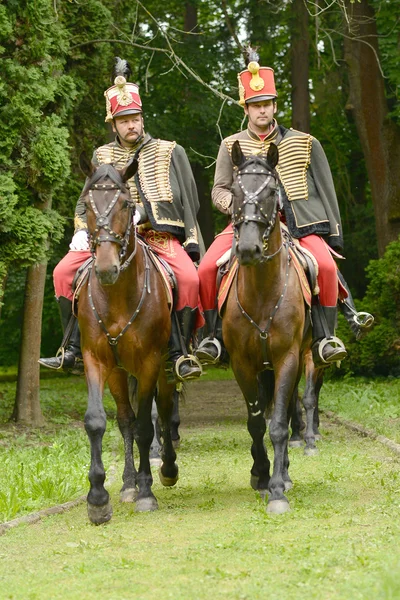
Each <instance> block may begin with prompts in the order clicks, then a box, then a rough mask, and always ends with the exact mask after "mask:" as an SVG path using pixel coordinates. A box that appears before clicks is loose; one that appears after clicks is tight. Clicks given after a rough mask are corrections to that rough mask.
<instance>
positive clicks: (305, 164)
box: [212, 125, 343, 249]
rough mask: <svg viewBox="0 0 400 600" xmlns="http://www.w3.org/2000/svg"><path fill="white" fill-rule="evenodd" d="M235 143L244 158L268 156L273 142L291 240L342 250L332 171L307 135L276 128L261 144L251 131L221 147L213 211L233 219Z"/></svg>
mask: <svg viewBox="0 0 400 600" xmlns="http://www.w3.org/2000/svg"><path fill="white" fill-rule="evenodd" d="M235 140H239V143H240V146H241V149H242V152H243V154H244V155H245V156H246V157H249V156H250V155H254V154H265V155H266V154H267V152H268V148H269V145H270V143H271V142H274V143H275V144H276V145H277V146H278V150H279V161H278V165H277V167H276V170H277V171H278V174H279V179H280V193H281V205H282V208H283V212H284V215H285V219H286V223H287V226H288V228H289V231H290V233H291V234H292V236H293V237H295V238H303V237H305V236H307V235H311V234H317V235H321V236H322V237H324V239H326V241H327V242H328V244H329V245H330V246H331V247H333V248H337V249H341V248H342V247H343V237H342V225H341V219H340V213H339V206H338V201H337V198H336V193H335V187H334V184H333V179H332V174H331V170H330V168H329V164H328V160H327V158H326V155H325V152H324V150H323V148H322V146H321V144H320V143H319V141H318V140H317V139H315V138H314V137H312V136H311V135H309V134H307V133H303V132H301V131H295V130H293V129H286V128H285V127H282V126H278V125H276V126H275V128H274V129H273V131H272V132H271V133H270V134H269V135H268V136H267V137H266V138H265V139H264V140H261V139H260V138H259V137H258V135H256V134H255V133H254V132H253V131H251V130H250V129H247V130H245V131H241V132H240V133H236V134H234V135H231V136H230V137H227V138H225V139H224V140H223V142H222V143H221V146H220V149H219V153H218V158H217V164H216V170H215V178H214V187H213V190H212V200H213V203H214V205H215V206H216V207H217V208H218V210H220V211H221V212H223V213H225V214H231V213H232V193H231V186H232V182H233V165H232V160H231V150H232V145H233V143H234V141H235Z"/></svg>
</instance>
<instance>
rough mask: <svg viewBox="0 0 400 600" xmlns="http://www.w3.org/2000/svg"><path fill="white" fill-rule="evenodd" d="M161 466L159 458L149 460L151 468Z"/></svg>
mask: <svg viewBox="0 0 400 600" xmlns="http://www.w3.org/2000/svg"><path fill="white" fill-rule="evenodd" d="M161 465H162V459H161V458H160V457H159V456H158V457H154V458H151V459H150V466H151V467H161Z"/></svg>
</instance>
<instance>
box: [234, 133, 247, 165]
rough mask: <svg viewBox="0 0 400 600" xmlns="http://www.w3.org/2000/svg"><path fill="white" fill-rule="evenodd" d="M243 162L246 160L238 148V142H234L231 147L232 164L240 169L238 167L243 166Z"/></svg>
mask: <svg viewBox="0 0 400 600" xmlns="http://www.w3.org/2000/svg"><path fill="white" fill-rule="evenodd" d="M245 160H246V159H245V157H244V154H243V152H242V149H241V147H240V144H239V141H238V140H236V141H235V142H233V145H232V162H233V164H234V165H236V166H237V167H240V165H241V164H243V163H244V161H245Z"/></svg>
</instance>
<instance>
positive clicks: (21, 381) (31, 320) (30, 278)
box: [13, 262, 47, 427]
mask: <svg viewBox="0 0 400 600" xmlns="http://www.w3.org/2000/svg"><path fill="white" fill-rule="evenodd" d="M46 267H47V262H46V263H43V264H39V265H33V266H31V267H29V268H28V272H27V275H26V283H25V300H24V316H23V323H22V336H21V350H20V356H19V365H18V382H17V393H16V398H15V406H14V412H13V418H14V419H15V420H16V421H18V422H20V423H22V424H24V425H30V426H32V427H40V426H41V425H43V424H44V419H43V415H42V411H41V408H40V398H39V391H40V380H39V363H38V360H39V358H40V337H41V330H42V309H43V294H44V284H45V280H46Z"/></svg>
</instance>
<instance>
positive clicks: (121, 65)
mask: <svg viewBox="0 0 400 600" xmlns="http://www.w3.org/2000/svg"><path fill="white" fill-rule="evenodd" d="M131 75H132V69H131V67H130V65H129V63H128V61H127V60H124V59H123V58H120V57H119V56H116V57H115V59H114V70H113V75H112V79H111V81H112V82H113V83H114V80H115V78H116V77H119V76H122V77H125V80H126V81H129V78H130V76H131Z"/></svg>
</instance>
